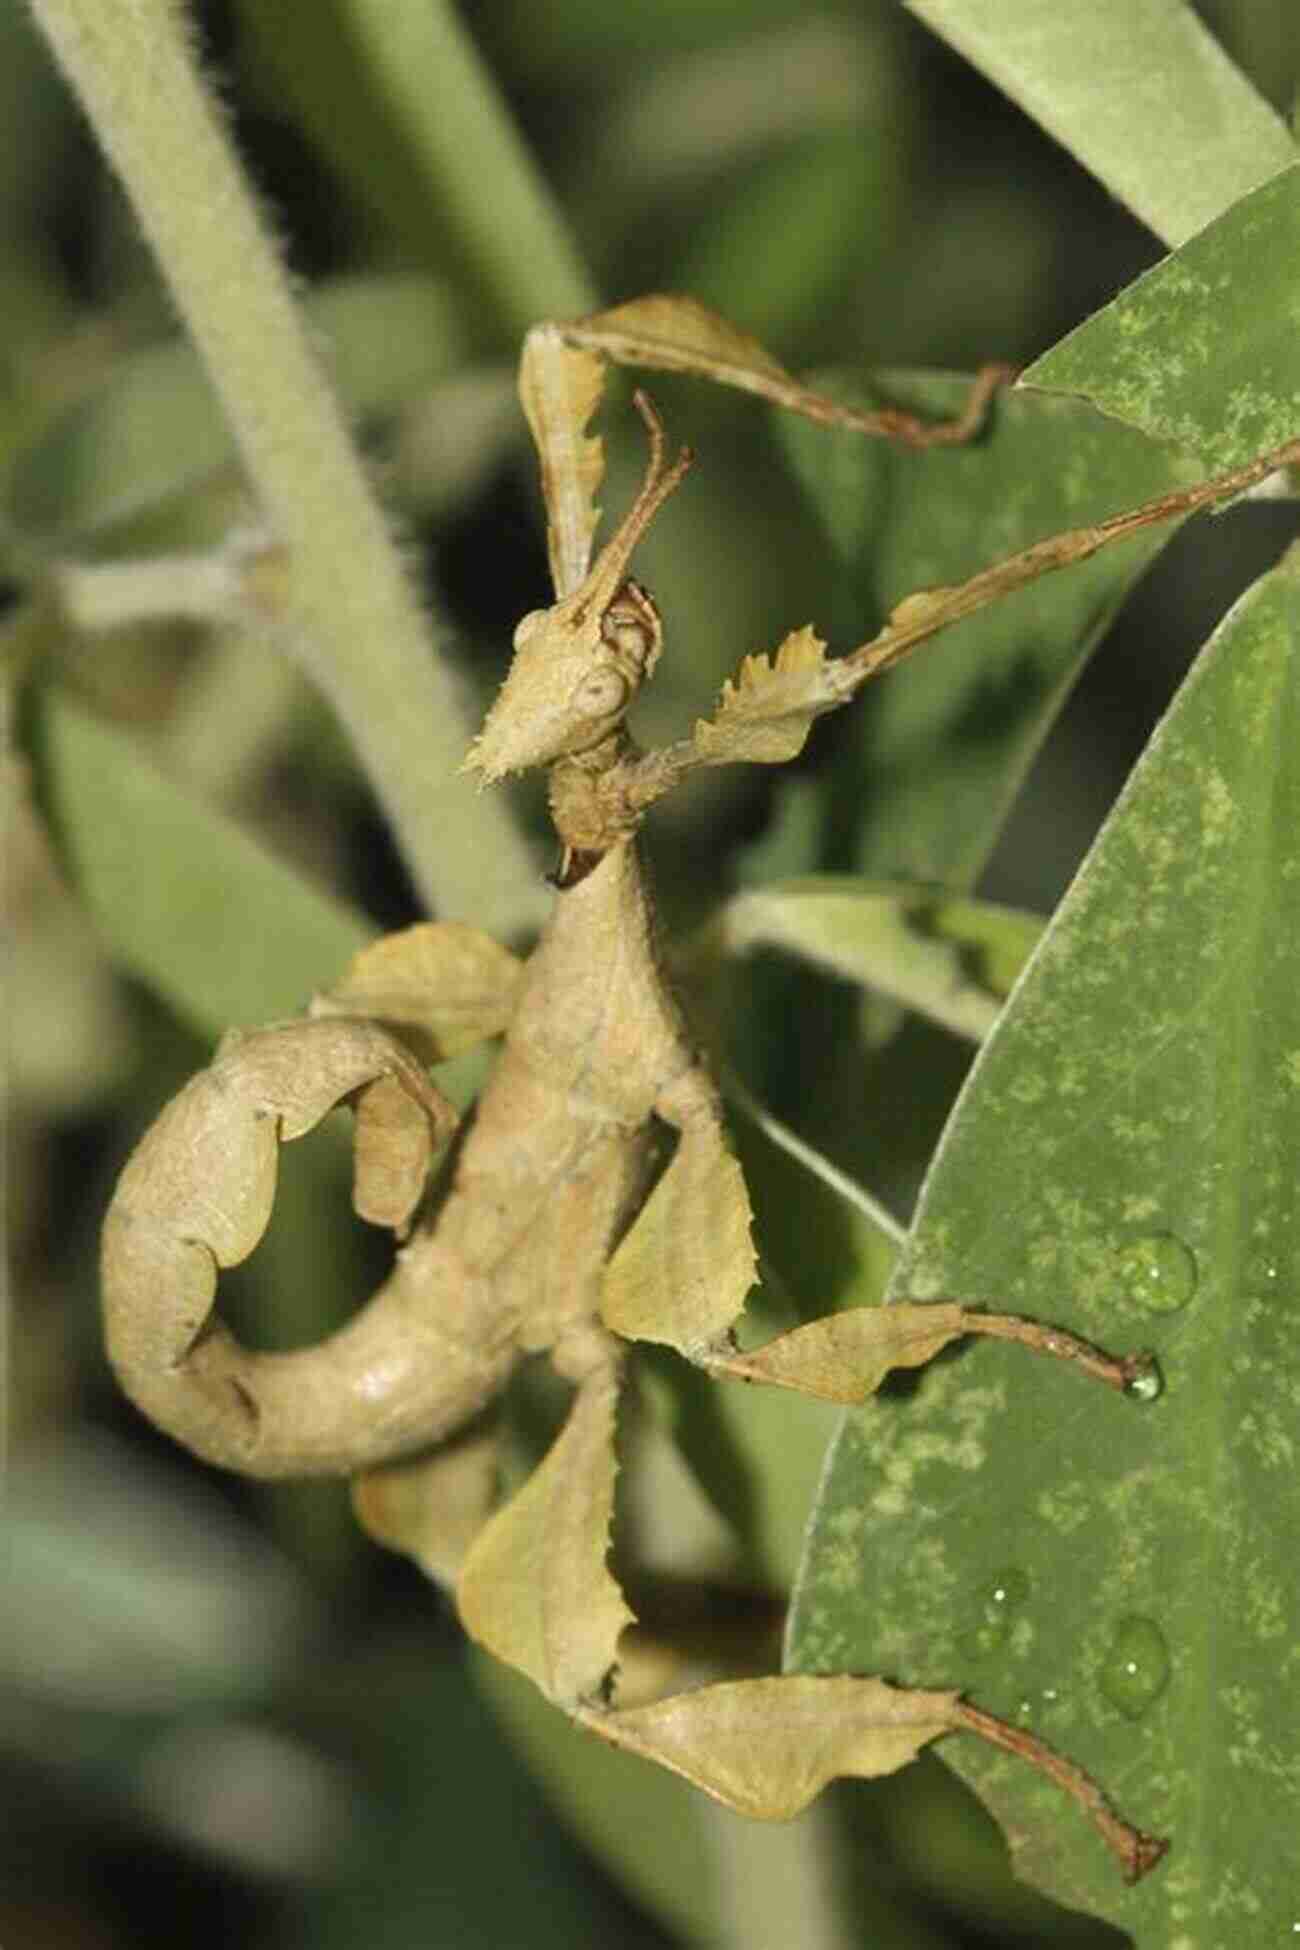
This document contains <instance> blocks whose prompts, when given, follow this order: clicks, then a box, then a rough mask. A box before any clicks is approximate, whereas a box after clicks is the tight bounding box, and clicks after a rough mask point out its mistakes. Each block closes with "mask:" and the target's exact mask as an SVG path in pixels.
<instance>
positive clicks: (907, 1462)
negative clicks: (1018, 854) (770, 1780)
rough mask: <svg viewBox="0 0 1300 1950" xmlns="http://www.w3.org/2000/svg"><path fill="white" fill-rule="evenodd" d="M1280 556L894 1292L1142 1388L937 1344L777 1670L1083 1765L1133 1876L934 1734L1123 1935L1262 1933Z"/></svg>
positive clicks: (854, 1440) (1067, 911)
mask: <svg viewBox="0 0 1300 1950" xmlns="http://www.w3.org/2000/svg"><path fill="white" fill-rule="evenodd" d="M1298 742H1300V554H1298V553H1297V552H1296V551H1294V550H1293V551H1292V553H1291V555H1290V556H1289V557H1288V558H1287V559H1286V561H1285V562H1284V563H1283V565H1282V566H1281V567H1280V568H1279V569H1278V570H1277V571H1275V572H1273V573H1272V574H1270V575H1269V576H1266V577H1265V578H1263V579H1262V580H1261V581H1260V582H1259V583H1257V584H1256V585H1255V586H1254V587H1253V589H1252V590H1250V591H1249V592H1248V593H1247V595H1246V596H1244V597H1243V598H1242V600H1241V601H1240V603H1239V604H1238V605H1237V607H1236V608H1235V609H1234V610H1233V612H1231V614H1230V616H1229V617H1228V618H1227V619H1226V620H1225V622H1224V624H1223V625H1222V626H1221V628H1220V630H1219V631H1218V632H1217V633H1216V636H1215V638H1214V639H1213V641H1212V643H1211V645H1210V647H1209V648H1208V649H1207V651H1206V653H1205V654H1204V656H1203V657H1202V659H1201V660H1200V662H1199V663H1198V665H1197V666H1196V668H1195V670H1194V672H1193V674H1192V675H1191V677H1190V678H1189V679H1188V681H1187V683H1186V685H1185V686H1184V688H1183V690H1182V692H1181V693H1180V695H1179V697H1178V699H1177V701H1176V703H1175V705H1174V707H1173V708H1172V710H1171V712H1170V714H1169V716H1168V717H1167V718H1166V720H1165V722H1164V724H1163V725H1162V726H1161V728H1160V729H1159V731H1158V732H1157V734H1156V736H1155V738H1154V740H1153V742H1152V744H1151V746H1150V748H1149V750H1148V752H1147V754H1146V756H1145V757H1144V759H1143V760H1142V762H1141V764H1140V765H1139V767H1138V769H1137V771H1136V772H1135V773H1134V776H1133V778H1132V780H1131V782H1130V784H1129V786H1128V788H1127V789H1126V791H1125V793H1124V795H1123V797H1122V798H1121V800H1120V802H1119V804H1118V806H1117V808H1116V810H1115V812H1114V814H1113V815H1112V817H1111V819H1110V820H1109V821H1108V823H1107V825H1106V827H1105V828H1104V829H1103V832H1102V835H1101V837H1100V838H1099V840H1098V842H1097V844H1096V846H1095V848H1094V850H1093V853H1092V854H1091V856H1090V858H1089V860H1088V861H1087V862H1086V863H1085V866H1084V868H1083V869H1082V870H1081V873H1080V876H1079V878H1078V880H1077V881H1076V884H1075V886H1074V888H1073V890H1072V891H1071V893H1070V894H1069V896H1068V897H1067V899H1066V902H1065V903H1064V905H1063V907H1062V909H1061V911H1060V913H1059V916H1058V918H1057V920H1056V922H1055V923H1054V925H1053V927H1052V929H1051V930H1050V932H1049V934H1048V935H1047V937H1046V938H1045V940H1044V942H1043V945H1042V947H1041V949H1040V950H1039V953H1038V955H1037V957H1036V959H1035V961H1034V962H1033V963H1032V964H1031V966H1030V968H1029V970H1028V971H1027V972H1026V976H1025V979H1024V981H1023V983H1022V984H1021V986H1020V988H1019V989H1018V991H1017V993H1016V995H1015V997H1014V998H1013V1000H1012V1003H1011V1004H1010V1006H1009V1009H1008V1011H1007V1013H1006V1015H1004V1017H1003V1019H1002V1022H1001V1024H1000V1026H999V1028H998V1030H997V1031H996V1032H995V1034H994V1035H993V1037H992V1038H991V1039H990V1041H989V1042H988V1044H986V1046H985V1049H984V1051H983V1052H982V1054H981V1056H980V1057H979V1058H978V1059H977V1061H976V1065H975V1068H974V1070H973V1072H972V1074H971V1078H970V1081H969V1083H968V1085H967V1088H966V1091H965V1093H964V1095H963V1097H962V1099H961V1101H960V1103H959V1106H958V1109H957V1111H956V1113H955V1115H954V1118H953V1120H952V1122H951V1124H950V1126H949V1130H948V1133H947V1135H946V1137H945V1140H944V1142H943V1144H942V1146H941V1149H940V1152H939V1155H938V1158H937V1160H936V1163H935V1165H934V1167H933V1170H932V1173H931V1176H930V1179H929V1181H928V1183H927V1186H926V1189H925V1192H924V1195H923V1201H922V1207H921V1210H920V1213H919V1217H918V1222H917V1226H916V1229H915V1233H914V1236H913V1239H912V1241H911V1244H910V1246H909V1248H908V1249H907V1251H906V1253H905V1255H904V1258H903V1260H902V1262H901V1263H900V1268H899V1271H898V1274H897V1277H896V1279H895V1282H894V1287H893V1291H894V1292H895V1294H896V1295H897V1296H900V1297H901V1296H904V1295H911V1296H917V1295H925V1294H932V1293H938V1292H945V1293H956V1294H958V1295H960V1296H961V1297H962V1298H963V1299H966V1300H974V1299H976V1298H980V1297H984V1298H988V1297H994V1296H996V1297H997V1298H998V1299H999V1301H1000V1302H1002V1303H1003V1304H1006V1305H1008V1306H1014V1307H1015V1308H1017V1309H1018V1310H1021V1311H1023V1312H1026V1313H1030V1314H1033V1315H1036V1316H1038V1317H1040V1318H1042V1319H1044V1320H1048V1321H1055V1322H1058V1323H1060V1324H1061V1325H1065V1326H1070V1327H1073V1328H1075V1329H1077V1330H1079V1331H1081V1332H1083V1333H1084V1334H1087V1335H1089V1336H1091V1337H1093V1338H1094V1339H1098V1340H1101V1341H1103V1342H1106V1343H1109V1344H1110V1345H1112V1346H1120V1347H1137V1346H1141V1345H1144V1344H1147V1345H1150V1346H1152V1347H1154V1349H1155V1350H1156V1352H1157V1355H1158V1357H1159V1360H1160V1363H1161V1365H1162V1368H1163V1371H1164V1376H1165V1382H1166V1387H1165V1393H1164V1395H1163V1397H1162V1398H1161V1399H1160V1400H1159V1401H1157V1402H1155V1403H1153V1404H1151V1405H1149V1406H1144V1405H1141V1404H1138V1403H1135V1402H1132V1401H1127V1400H1125V1399H1123V1398H1122V1397H1121V1396H1118V1395H1111V1394H1109V1393H1105V1392H1103V1391H1102V1390H1100V1389H1095V1388H1091V1387H1089V1386H1088V1384H1087V1383H1085V1382H1084V1381H1083V1380H1081V1379H1080V1378H1079V1377H1078V1376H1077V1375H1075V1374H1072V1373H1070V1372H1069V1371H1068V1370H1066V1369H1064V1368H1063V1369H1061V1370H1060V1371H1057V1370H1056V1369H1055V1368H1054V1365H1053V1364H1052V1363H1049V1362H1036V1363H1033V1364H1032V1366H1031V1365H1030V1363H1029V1361H1028V1359H1027V1358H1025V1357H1020V1356H1018V1355H1016V1354H1014V1353H1012V1352H1011V1351H1010V1350H1008V1351H1006V1352H1005V1353H1004V1352H1002V1351H1001V1350H997V1351H995V1350H993V1349H984V1348H968V1349H966V1350H964V1351H963V1352H962V1353H960V1354H959V1355H958V1356H957V1357H956V1358H954V1359H950V1360H945V1361H941V1362H939V1363H938V1364H936V1366H935V1368H934V1369H932V1370H930V1371H929V1372H927V1373H926V1374H925V1375H924V1376H923V1377H922V1379H921V1382H920V1386H919V1388H918V1390H917V1393H916V1397H915V1399H912V1400H909V1401H907V1402H905V1403H904V1402H899V1403H894V1404H889V1405H881V1406H876V1407H871V1408H869V1409H867V1410H866V1411H865V1412H863V1413H860V1414H859V1415H856V1416H854V1417H853V1418H852V1419H850V1420H849V1421H848V1422H847V1423H846V1425H845V1428H844V1431H843V1434H842V1437H841V1439H840V1441H839V1443H838V1445H837V1448H836V1450H835V1453H834V1459H833V1464H832V1466H831V1469H830V1471H829V1474H828V1478H827V1480H826V1483H825V1487H824V1492H823V1495H822V1498H821V1501H820V1504H819V1507H818V1510H817V1513H816V1517H815V1522H814V1529H813V1533H812V1536H811V1543H810V1549H809V1552H808V1556H807V1559H806V1563H805V1570H804V1576H803V1581H802V1585H801V1588H800V1590H799V1593H798V1599H797V1605H796V1610H795V1613H794V1617H793V1621H792V1629H791V1635H790V1643H789V1652H790V1657H791V1660H792V1662H793V1664H794V1665H795V1666H797V1667H798V1668H799V1669H801V1670H821V1671H833V1670H843V1669H845V1668H848V1669H850V1670H863V1669H867V1670H875V1671H881V1672H886V1673H890V1674H892V1675H893V1676H895V1677H897V1678H898V1679H899V1680H900V1681H901V1682H905V1683H907V1684H915V1685H934V1684H938V1683H941V1682H943V1681H948V1682H951V1683H956V1684H961V1685H963V1686H965V1687H966V1688H968V1689H969V1691H970V1693H971V1695H972V1697H974V1698H975V1699H976V1700H977V1701H978V1702H979V1703H980V1704H982V1705H984V1706H987V1707H989V1708H991V1709H992V1710H993V1711H995V1712H1000V1713H1002V1714H1004V1715H1006V1716H1009V1717H1011V1718H1012V1719H1021V1720H1023V1722H1024V1723H1025V1724H1028V1725H1030V1726H1032V1727H1033V1728H1034V1729H1035V1730H1037V1731H1038V1732H1040V1733H1041V1734H1043V1735H1044V1736H1045V1737H1046V1738H1048V1739H1049V1740H1051V1741H1052V1742H1054V1743H1055V1744H1056V1745H1058V1746H1059V1747H1061V1748H1063V1749H1064V1750H1065V1751H1066V1752H1068V1753H1069V1754H1070V1755H1071V1756H1072V1757H1074V1758H1075V1759H1077V1760H1078V1761H1079V1762H1081V1763H1082V1764H1083V1765H1084V1766H1085V1767H1087V1768H1088V1770H1089V1771H1090V1772H1091V1773H1092V1774H1093V1776H1094V1778H1096V1779H1097V1780H1099V1781H1100V1782H1102V1783H1103V1784H1104V1785H1105V1786H1106V1787H1107V1788H1108V1789H1109V1790H1110V1791H1111V1792H1112V1793H1113V1794H1114V1796H1115V1798H1116V1799H1117V1800H1118V1801H1119V1802H1121V1804H1122V1805H1123V1808H1124V1811H1125V1812H1126V1813H1127V1814H1129V1815H1130V1816H1131V1817H1132V1818H1133V1819H1135V1820H1137V1821H1139V1822H1141V1823H1142V1825H1143V1826H1144V1827H1147V1828H1150V1829H1154V1830H1157V1831H1159V1832H1163V1833H1168V1834H1170V1835H1171V1836H1172V1837H1173V1849H1172V1852H1171V1854H1170V1857H1169V1859H1168V1861H1167V1863H1166V1864H1165V1865H1164V1866H1163V1867H1162V1868H1160V1869H1159V1870H1158V1871H1157V1872H1156V1873H1155V1874H1154V1875H1152V1876H1151V1877H1149V1878H1148V1880H1147V1881H1146V1882H1145V1883H1144V1884H1143V1885H1141V1886H1140V1887H1139V1888H1138V1889H1136V1890H1132V1891H1128V1890H1125V1889H1123V1888H1122V1887H1121V1886H1120V1885H1119V1884H1118V1882H1117V1880H1116V1878H1115V1874H1114V1869H1113V1865H1112V1864H1111V1863H1110V1862H1109V1861H1108V1860H1107V1858H1106V1857H1105V1855H1104V1853H1103V1850H1102V1849H1101V1847H1100V1845H1099V1844H1098V1843H1097V1842H1096V1841H1095V1840H1094V1838H1093V1837H1092V1836H1091V1834H1090V1833H1089V1832H1088V1831H1087V1830H1086V1829H1085V1828H1084V1826H1083V1824H1082V1823H1081V1822H1078V1821H1077V1820H1076V1819H1075V1818H1074V1817H1073V1816H1072V1815H1070V1814H1069V1813H1068V1811H1067V1810H1066V1809H1065V1808H1064V1807H1063V1806H1062V1805H1061V1803H1060V1802H1059V1800H1058V1798H1057V1797H1056V1796H1055V1795H1054V1793H1053V1792H1052V1791H1051V1790H1050V1789H1049V1788H1048V1787H1047V1786H1045V1785H1044V1784H1043V1783H1041V1782H1040V1781H1039V1780H1038V1779H1037V1778H1036V1777H1034V1776H1033V1775H1032V1774H1030V1772H1029V1771H1028V1770H1027V1769H1024V1768H1023V1767H1020V1766H1017V1765H1016V1764H1015V1763H1013V1762H1011V1761H1003V1760H1002V1759H1000V1758H996V1757H990V1756H989V1755H986V1754H984V1753H982V1752H976V1751H974V1749H973V1746H972V1745H970V1744H967V1743H958V1742H952V1743H949V1744H948V1745H947V1746H946V1747H945V1758H946V1759H948V1760H949V1761H950V1762H951V1763H952V1764H953V1765H955V1766H956V1767H957V1768H958V1769H959V1771H960V1772H962V1773H963V1774H964V1775H965V1776H966V1777H967V1778H968V1779H969V1780H971V1781H972V1782H973V1783H974V1784H975V1785H976V1787H977V1788H978V1790H979V1791H980V1793H981V1794H982V1795H983V1796H984V1797H985V1798H986V1800H987V1801H988V1802H989V1804H990V1805H991V1807H992V1808H993V1809H994V1811H995V1813H996V1814H997V1816H998V1819H999V1820H1000V1821H1001V1822H1002V1824H1003V1825H1004V1827H1005V1830H1006V1832H1007V1834H1008V1837H1009V1839H1010V1842H1011V1846H1012V1848H1013V1851H1014V1852H1015V1854H1016V1857H1017V1861H1018V1866H1019V1869H1020V1872H1021V1873H1022V1874H1023V1875H1025V1876H1027V1877H1030V1878H1032V1879H1033V1880H1034V1881H1036V1882H1037V1883H1039V1884H1040V1885H1041V1886H1042V1887H1043V1888H1045V1889H1046V1890H1047V1891H1048V1892H1049V1893H1050V1894H1053V1895H1055V1896H1057V1897H1058V1898H1060V1899H1061V1900H1064V1901H1066V1902H1068V1903H1071V1904H1073V1905H1075V1906H1077V1907H1081V1908H1085V1909H1088V1910H1091V1911H1094V1912H1096V1913H1097V1914H1099V1915H1102V1916H1104V1917H1106V1918H1108V1919H1110V1920H1111V1921H1113V1922H1115V1923H1117V1924H1119V1925H1121V1926H1122V1927H1124V1928H1126V1929H1128V1930H1130V1931H1131V1932H1132V1933H1133V1935H1134V1937H1135V1938H1136V1940H1137V1942H1138V1944H1139V1945H1140V1946H1141V1950H1174V1946H1176V1945H1177V1946H1188V1945H1192V1944H1194V1945H1196V1946H1197V1950H1217V1947H1218V1946H1223V1950H1228V1947H1229V1946H1233V1950H1243V1947H1244V1950H1253V1946H1256V1945H1259V1946H1263V1945H1273V1944H1276V1943H1279V1942H1282V1941H1285V1940H1289V1932H1290V1931H1291V1926H1292V1923H1293V1922H1294V1921H1295V1919H1296V1908H1295V1892H1296V1888H1297V1885H1298V1883H1300V1852H1298V1843H1297V1837H1300V1772H1298V1771H1297V1767H1296V1759H1295V1739H1294V1732H1295V1705H1296V1696H1297V1695H1296V1686H1297V1656H1298V1654H1297V1648H1298V1647H1300V1557H1298V1556H1297V1553H1296V1548H1295V1539H1296V1536H1297V1531H1298V1528H1300V1498H1298V1496H1297V1488H1296V1484H1297V1475H1296V1439H1297V1402H1298V1400H1300V1382H1298V1380H1297V1368H1296V1351H1295V1335H1294V1331H1293V1320H1294V1314H1295V1302H1294V1291H1295V1286H1296V1280H1297V1269H1298V1267H1300V1259H1298V1257H1297V1214H1296V1201H1295V1158H1296V1155H1297V1148H1298V1147H1300V988H1298V987H1297V983H1296V979H1295V969H1296V961H1297V953H1298V952H1300V934H1298V929H1297V911H1296V902H1295V895H1294V886H1295V882H1296V880H1297V878H1298V877H1300V851H1298V850H1297V834H1298V833H1300V765H1298V764H1297V759H1296V752H1297V748H1298Z"/></svg>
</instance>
